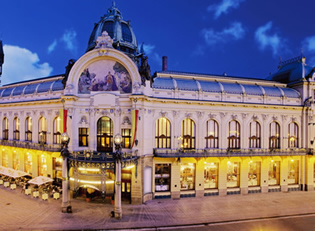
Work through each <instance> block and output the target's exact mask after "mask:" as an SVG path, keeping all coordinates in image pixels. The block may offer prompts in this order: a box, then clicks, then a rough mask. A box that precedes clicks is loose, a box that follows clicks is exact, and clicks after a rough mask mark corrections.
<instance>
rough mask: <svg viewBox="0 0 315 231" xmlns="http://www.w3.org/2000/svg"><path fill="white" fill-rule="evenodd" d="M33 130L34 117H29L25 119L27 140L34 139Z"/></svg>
mask: <svg viewBox="0 0 315 231" xmlns="http://www.w3.org/2000/svg"><path fill="white" fill-rule="evenodd" d="M32 130H33V123H32V118H31V117H27V118H26V120H25V140H26V141H32Z"/></svg>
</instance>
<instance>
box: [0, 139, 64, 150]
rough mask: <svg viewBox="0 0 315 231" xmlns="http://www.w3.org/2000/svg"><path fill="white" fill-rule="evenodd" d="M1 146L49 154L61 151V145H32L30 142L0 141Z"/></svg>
mask: <svg viewBox="0 0 315 231" xmlns="http://www.w3.org/2000/svg"><path fill="white" fill-rule="evenodd" d="M0 145H3V146H9V147H16V148H26V149H34V150H41V151H47V152H60V150H61V145H60V144H39V143H32V142H29V141H18V140H0Z"/></svg>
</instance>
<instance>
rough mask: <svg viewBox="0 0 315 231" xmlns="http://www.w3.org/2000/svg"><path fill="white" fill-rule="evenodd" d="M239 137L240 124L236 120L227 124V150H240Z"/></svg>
mask: <svg viewBox="0 0 315 231" xmlns="http://www.w3.org/2000/svg"><path fill="white" fill-rule="evenodd" d="M240 135H241V129H240V124H239V122H237V121H236V120H232V121H230V122H229V137H228V142H229V148H231V149H234V148H236V149H239V148H240Z"/></svg>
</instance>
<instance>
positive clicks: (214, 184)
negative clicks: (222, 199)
mask: <svg viewBox="0 0 315 231" xmlns="http://www.w3.org/2000/svg"><path fill="white" fill-rule="evenodd" d="M218 167H219V164H218V163H206V162H205V167H204V188H205V189H215V188H218Z"/></svg>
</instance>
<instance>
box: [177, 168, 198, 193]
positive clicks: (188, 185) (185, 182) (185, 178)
mask: <svg viewBox="0 0 315 231" xmlns="http://www.w3.org/2000/svg"><path fill="white" fill-rule="evenodd" d="M195 165H196V164H193V163H188V164H181V166H180V190H192V189H195V169H196V168H195Z"/></svg>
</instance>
